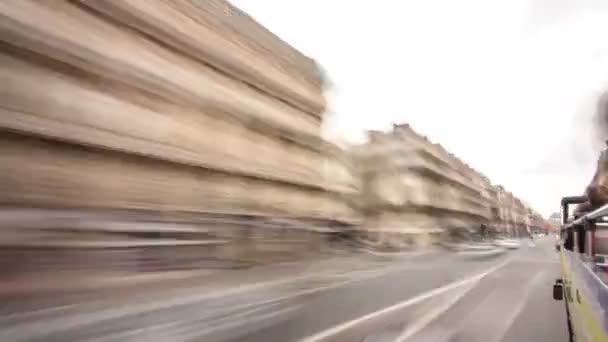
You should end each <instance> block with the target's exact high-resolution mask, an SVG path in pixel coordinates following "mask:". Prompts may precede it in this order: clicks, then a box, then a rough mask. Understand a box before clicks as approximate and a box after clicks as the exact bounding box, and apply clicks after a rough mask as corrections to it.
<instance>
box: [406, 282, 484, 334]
mask: <svg viewBox="0 0 608 342" xmlns="http://www.w3.org/2000/svg"><path fill="white" fill-rule="evenodd" d="M479 280H481V278H479V279H477V281H472V282H471V284H469V285H468V287H466V288H465V289H464V290H462V291H461V292H460V293H457V294H455V295H453V296H450V297H449V299H448V300H447V301H446V302H445V303H443V305H439V306H437V307H436V308H435V309H434V310H431V311H430V312H429V313H427V314H425V315H423V316H422V317H421V318H420V319H419V320H417V321H416V322H415V323H414V324H412V325H408V326H407V327H406V329H404V330H403V332H402V333H401V335H399V336H398V337H397V339H395V341H394V342H405V341H407V339H409V338H410V337H412V336H414V335H415V334H417V333H418V332H420V331H421V330H422V329H424V328H426V327H427V326H428V325H429V324H430V323H431V322H433V321H434V320H435V319H437V317H439V316H441V314H443V313H444V312H446V311H448V309H449V308H451V307H452V306H453V305H454V304H456V302H458V301H459V300H460V299H461V298H462V297H464V296H465V295H466V294H467V293H469V291H471V290H472V289H474V288H475V286H476V285H477V283H478V282H479Z"/></svg>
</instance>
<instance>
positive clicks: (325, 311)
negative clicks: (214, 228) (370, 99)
mask: <svg viewBox="0 0 608 342" xmlns="http://www.w3.org/2000/svg"><path fill="white" fill-rule="evenodd" d="M557 272H558V263H557V254H556V252H555V251H554V250H553V246H552V245H551V242H550V241H549V240H548V239H546V240H545V241H543V242H540V243H538V245H537V246H536V247H528V246H526V245H524V246H523V247H522V248H521V249H520V250H517V251H509V252H506V253H503V254H500V255H489V256H488V255H482V256H475V255H459V254H455V253H434V254H429V255H419V256H408V255H404V256H401V257H396V258H378V257H377V256H375V257H371V258H370V257H363V256H361V257H352V258H341V259H336V260H335V261H331V260H330V261H329V262H327V263H324V264H316V265H313V267H312V268H309V269H308V271H305V272H298V273H297V274H295V275H291V276H286V277H283V278H281V277H277V275H276V274H270V273H269V274H268V275H267V276H260V277H259V278H261V280H260V279H258V280H256V281H255V282H251V281H249V280H248V279H243V281H242V283H241V284H238V283H237V284H234V283H233V284H232V285H231V286H228V285H226V286H219V287H216V288H211V287H191V288H188V289H183V290H180V291H175V290H173V291H166V292H167V293H163V292H162V291H161V292H157V293H156V294H154V295H142V296H139V298H111V297H108V298H107V299H105V300H102V301H98V302H96V303H93V304H86V305H85V304H75V305H69V306H66V307H64V308H56V310H55V309H50V310H48V309H45V311H41V312H30V313H22V314H19V315H5V316H0V341H47V342H52V341H62V342H64V341H65V342H67V341H97V342H101V341H104V342H109V341H116V342H118V341H205V342H207V341H251V342H266V341H278V342H281V341H285V342H288V341H301V342H318V341H368V342H372V341H377V342H379V341H393V342H403V341H419V342H425V341H429V342H430V341H433V342H458V341H463V342H464V341H467V342H476V341H483V342H507V341H518V342H520V341H521V342H526V341H534V342H538V341H567V333H566V322H565V312H564V307H563V303H561V302H554V301H553V300H552V299H551V286H552V283H553V280H554V279H555V277H557V275H558V273H557ZM264 278H267V279H266V280H264ZM169 292H170V293H169Z"/></svg>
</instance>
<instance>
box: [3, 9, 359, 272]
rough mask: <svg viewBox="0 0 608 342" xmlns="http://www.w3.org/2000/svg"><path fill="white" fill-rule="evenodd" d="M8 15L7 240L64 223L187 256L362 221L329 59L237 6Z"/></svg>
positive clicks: (302, 244) (244, 248)
mask: <svg viewBox="0 0 608 342" xmlns="http://www.w3.org/2000/svg"><path fill="white" fill-rule="evenodd" d="M0 15H1V16H2V17H3V18H5V19H6V20H8V21H10V22H11V23H12V24H11V25H4V26H2V27H1V28H0V42H2V48H1V49H0V83H1V84H2V85H4V86H3V91H2V92H1V94H0V101H1V102H2V104H3V107H2V109H1V113H0V140H1V141H2V143H1V144H0V174H1V175H0V190H1V191H0V193H1V195H0V210H17V214H15V215H13V216H11V217H12V218H11V220H12V221H11V222H0V225H2V228H5V227H4V225H6V227H8V228H10V229H13V230H15V231H14V232H12V233H9V232H8V231H6V230H5V232H6V234H3V235H1V236H0V243H8V244H13V245H15V244H17V245H19V244H23V243H26V242H27V243H28V244H39V245H44V244H45V243H49V236H47V235H48V234H47V233H48V229H47V231H46V232H45V233H44V234H39V233H37V232H36V229H34V228H45V229H46V228H53V227H64V228H70V229H72V230H71V231H70V232H69V233H66V232H65V231H59V230H55V231H54V233H53V239H54V242H53V243H55V244H56V245H58V246H59V245H61V243H63V244H64V245H63V246H64V247H65V248H76V247H81V246H83V245H87V246H88V245H91V244H92V245H94V246H95V248H103V246H108V245H116V244H119V245H120V246H122V247H125V248H128V247H133V246H138V248H137V249H135V248H132V249H130V250H129V251H133V252H134V253H136V254H137V253H139V250H145V251H146V253H148V252H149V251H150V250H155V251H157V250H159V248H161V246H162V248H163V249H164V252H165V253H164V254H163V255H164V256H162V257H159V258H161V259H163V260H166V256H167V255H172V256H173V257H172V261H171V264H172V265H180V264H181V263H183V262H186V261H184V260H191V255H188V256H184V255H183V254H181V253H180V252H179V251H180V250H182V249H181V247H179V246H182V245H188V246H189V247H188V248H190V249H193V250H198V251H200V252H201V255H207V256H208V254H206V253H207V251H209V250H213V251H214V252H213V253H216V254H215V255H216V256H222V257H226V256H227V255H229V256H230V257H233V258H235V259H245V260H246V259H247V258H248V257H249V256H251V255H256V252H257V251H259V250H260V249H264V250H266V251H272V250H275V251H277V252H276V253H275V255H278V254H281V255H285V254H289V253H293V254H294V255H297V254H298V251H309V250H310V251H312V252H314V248H315V245H314V244H315V243H316V242H315V241H316V237H315V236H311V234H310V231H308V230H307V229H306V228H309V227H311V226H314V222H325V221H339V222H341V223H351V221H352V220H354V218H355V216H356V215H355V212H354V210H353V208H352V207H351V198H352V191H353V184H352V182H353V180H352V179H350V180H349V179H348V171H345V168H346V169H348V166H347V165H348V163H347V160H346V159H344V158H343V156H342V152H341V151H339V150H337V149H335V148H334V147H333V146H332V145H330V144H328V143H327V142H326V141H324V140H323V139H322V137H321V126H322V123H323V121H324V115H325V107H326V100H325V96H324V94H323V90H324V83H325V79H324V76H323V75H322V72H321V71H320V69H319V66H318V65H317V63H316V62H315V61H314V60H312V59H311V58H309V57H307V56H305V55H303V54H302V53H300V52H299V51H297V50H296V49H294V48H293V47H291V46H289V44H287V43H285V42H284V41H282V40H281V39H280V38H279V37H277V36H275V35H274V34H272V33H271V32H270V31H268V30H267V29H265V28H264V27H263V26H262V25H260V24H259V23H257V22H256V21H255V20H253V19H252V18H251V17H250V16H248V15H247V14H246V13H243V12H242V11H240V10H238V9H237V8H235V7H233V6H232V5H231V4H230V3H229V2H227V1H224V0H213V1H194V0H192V1H188V0H186V1H179V2H172V1H160V2H159V1H131V0H125V1H113V2H111V1H110V2H108V1H99V2H98V1H76V2H71V1H56V2H55V1H54V2H53V4H52V5H50V2H46V1H35V0H23V1H19V5H18V6H12V5H8V4H6V5H0ZM28 210H30V211H28ZM41 212H43V213H44V215H38V216H37V215H33V213H41ZM2 217H7V216H6V215H3V216H2ZM34 217H35V218H36V219H35V220H34V219H32V218H34ZM146 220H154V224H148V223H146V224H145V225H143V228H142V227H141V225H137V224H134V223H133V222H127V223H125V221H138V222H141V221H146ZM115 221H117V222H115ZM177 222H179V223H180V224H177ZM286 222H290V223H289V224H288V223H286ZM293 222H305V223H310V222H313V223H310V224H294V223H293ZM182 223H183V224H182ZM187 223H190V225H188V224H187ZM319 225H322V224H321V223H319ZM26 226H27V227H26ZM66 226H67V227H66ZM268 226H272V227H273V229H258V230H255V229H253V232H252V229H251V228H252V227H254V228H255V227H257V228H264V227H268ZM285 227H289V229H287V228H285ZM8 228H7V229H8ZM25 228H27V229H29V230H26V229H25ZM135 228H137V229H139V230H138V231H133V229H135ZM291 228H293V229H291ZM75 231H77V233H74V232H75ZM85 231H86V232H85ZM13 233H14V234H13ZM45 234H46V235H45ZM65 235H69V236H65ZM313 235H314V234H313ZM176 239H177V240H179V241H176ZM9 240H10V241H9ZM16 240H18V241H16ZM26 240H27V241H26ZM117 241H118V242H117ZM308 242H312V243H313V244H312V245H311V244H308ZM68 245H69V246H68ZM235 246H236V247H235ZM197 248H198V249H197ZM153 253H154V252H153ZM147 255H148V254H147ZM148 256H149V255H148ZM182 256H184V258H183V259H182V258H181V257H182ZM33 259H36V258H35V257H33ZM77 259H78V258H71V260H77ZM148 259H150V258H148ZM130 260H138V257H137V256H136V257H134V258H131V259H130ZM188 262H190V261H188ZM159 263H160V262H159ZM182 267H183V265H182ZM90 268H91V269H94V268H95V267H90ZM110 268H111V267H110Z"/></svg>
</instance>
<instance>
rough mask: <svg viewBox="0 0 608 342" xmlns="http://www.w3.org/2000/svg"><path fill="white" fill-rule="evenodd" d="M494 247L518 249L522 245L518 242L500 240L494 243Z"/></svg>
mask: <svg viewBox="0 0 608 342" xmlns="http://www.w3.org/2000/svg"><path fill="white" fill-rule="evenodd" d="M494 245H495V246H498V247H503V248H506V249H518V248H519V247H520V246H521V244H520V243H519V241H517V240H513V239H506V238H498V239H496V240H495V241H494Z"/></svg>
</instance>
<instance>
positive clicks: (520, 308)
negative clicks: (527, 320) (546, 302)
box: [491, 271, 545, 342]
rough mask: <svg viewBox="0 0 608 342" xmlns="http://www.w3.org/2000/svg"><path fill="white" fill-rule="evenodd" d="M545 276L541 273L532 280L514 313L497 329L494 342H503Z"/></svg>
mask: <svg viewBox="0 0 608 342" xmlns="http://www.w3.org/2000/svg"><path fill="white" fill-rule="evenodd" d="M544 274H545V272H544V271H541V272H539V273H537V274H536V275H535V276H534V278H532V280H531V281H530V283H529V284H528V286H527V287H526V289H525V291H524V292H523V296H521V297H520V301H519V303H517V306H516V307H515V308H514V310H513V311H511V312H510V314H509V315H508V316H507V317H505V319H504V320H503V324H502V326H500V327H499V328H498V329H497V331H496V335H494V338H493V339H491V341H492V342H499V341H501V340H502V338H503V337H504V336H505V335H506V334H507V331H509V328H510V327H511V326H512V325H513V322H515V319H517V317H518V316H519V315H520V314H521V312H522V311H523V309H524V308H525V306H526V304H528V299H529V298H530V296H531V295H532V292H533V290H534V288H535V287H536V285H537V284H538V283H539V282H540V280H541V279H543V276H544Z"/></svg>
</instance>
